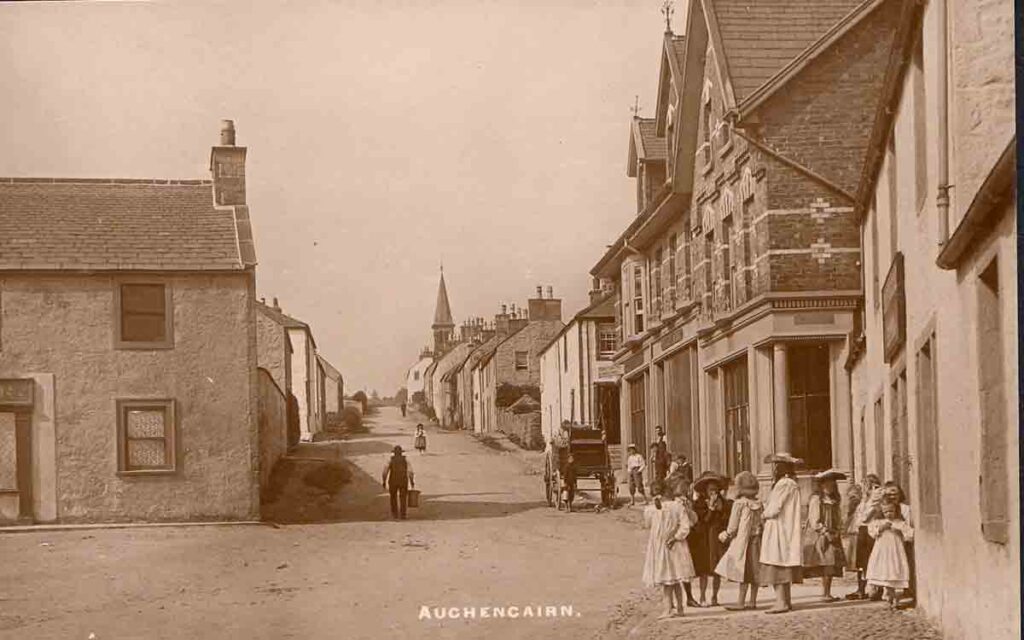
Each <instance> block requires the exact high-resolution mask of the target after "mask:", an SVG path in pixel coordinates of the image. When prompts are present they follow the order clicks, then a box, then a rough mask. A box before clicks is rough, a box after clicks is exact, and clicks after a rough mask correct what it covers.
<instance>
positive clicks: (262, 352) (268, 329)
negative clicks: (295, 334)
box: [256, 310, 291, 393]
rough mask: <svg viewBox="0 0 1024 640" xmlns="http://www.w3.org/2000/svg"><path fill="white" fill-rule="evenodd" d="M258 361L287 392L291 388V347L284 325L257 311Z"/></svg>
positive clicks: (279, 386) (283, 390)
mask: <svg viewBox="0 0 1024 640" xmlns="http://www.w3.org/2000/svg"><path fill="white" fill-rule="evenodd" d="M256 350H257V351H256V363H257V365H258V366H259V367H260V368H261V369H266V371H267V373H268V374H270V377H271V378H273V380H274V384H276V385H277V386H278V388H279V389H281V391H282V392H285V393H287V391H288V390H289V389H291V375H290V371H291V370H290V368H289V366H288V365H289V358H290V357H291V347H290V346H289V341H288V335H287V333H286V332H285V329H284V327H282V326H281V325H280V324H278V323H277V322H275V321H274V320H271V319H270V318H268V317H267V316H266V315H265V314H264V313H261V312H260V311H258V310H257V312H256Z"/></svg>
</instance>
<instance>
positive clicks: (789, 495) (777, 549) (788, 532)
mask: <svg viewBox="0 0 1024 640" xmlns="http://www.w3.org/2000/svg"><path fill="white" fill-rule="evenodd" d="M765 462H771V463H773V464H774V467H773V469H772V477H773V478H774V481H775V483H774V484H773V485H772V490H771V493H770V494H769V495H768V502H767V504H765V508H764V516H763V518H764V534H763V535H762V537H761V571H760V576H758V577H759V578H760V580H759V582H760V583H761V584H770V585H773V586H774V587H775V606H773V607H772V608H771V609H768V610H767V611H766V612H765V613H785V612H787V611H792V609H793V598H792V586H793V583H794V582H800V581H801V573H800V564H801V562H802V561H803V558H802V555H803V554H802V551H803V549H802V547H801V540H800V488H799V487H798V486H797V484H796V469H795V467H796V465H797V464H800V463H802V462H803V460H800V459H799V458H794V457H793V456H791V455H789V454H788V453H775V454H772V455H769V456H768V457H767V458H765Z"/></svg>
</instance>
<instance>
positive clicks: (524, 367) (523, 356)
mask: <svg viewBox="0 0 1024 640" xmlns="http://www.w3.org/2000/svg"><path fill="white" fill-rule="evenodd" d="M515 363H516V371H529V369H530V352H529V351H516V352H515Z"/></svg>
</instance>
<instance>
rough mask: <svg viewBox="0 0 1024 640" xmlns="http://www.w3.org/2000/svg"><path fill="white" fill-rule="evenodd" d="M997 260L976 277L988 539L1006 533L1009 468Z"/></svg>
mask: <svg viewBox="0 0 1024 640" xmlns="http://www.w3.org/2000/svg"><path fill="white" fill-rule="evenodd" d="M998 266H999V265H998V263H997V262H996V261H995V260H993V261H992V262H991V263H990V264H989V265H988V267H986V268H985V270H984V271H983V272H982V273H981V276H980V277H979V278H978V368H979V370H978V387H979V388H978V393H979V398H978V399H979V406H980V407H981V531H982V535H984V537H985V539H986V540H988V541H989V542H997V543H1000V544H1006V543H1007V542H1009V539H1010V538H1009V535H1010V529H1009V527H1010V488H1009V475H1010V467H1009V460H1008V458H1007V455H1008V453H1009V452H1008V448H1009V442H1008V441H1007V431H1008V430H1009V429H1010V424H1009V423H1008V421H1007V418H1006V398H1005V394H1006V379H1005V369H1006V367H1005V364H1004V362H1005V360H1004V358H1005V357H1006V352H1005V350H1004V349H1003V321H1002V309H1001V307H1002V305H1001V303H1000V290H999V271H998Z"/></svg>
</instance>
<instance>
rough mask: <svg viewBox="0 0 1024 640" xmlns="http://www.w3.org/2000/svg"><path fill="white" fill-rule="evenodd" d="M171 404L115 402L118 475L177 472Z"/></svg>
mask: <svg viewBox="0 0 1024 640" xmlns="http://www.w3.org/2000/svg"><path fill="white" fill-rule="evenodd" d="M175 431H176V424H175V420H174V401H173V400H118V401H117V441H118V455H117V462H118V465H117V466H118V471H119V472H121V473H127V474H131V473H140V474H145V473H169V472H174V471H177V467H176V464H177V456H176V455H175Z"/></svg>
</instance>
